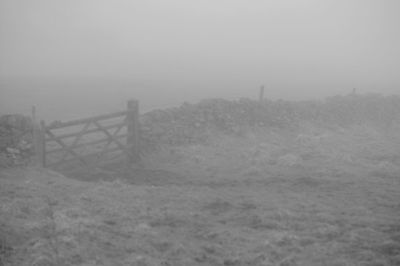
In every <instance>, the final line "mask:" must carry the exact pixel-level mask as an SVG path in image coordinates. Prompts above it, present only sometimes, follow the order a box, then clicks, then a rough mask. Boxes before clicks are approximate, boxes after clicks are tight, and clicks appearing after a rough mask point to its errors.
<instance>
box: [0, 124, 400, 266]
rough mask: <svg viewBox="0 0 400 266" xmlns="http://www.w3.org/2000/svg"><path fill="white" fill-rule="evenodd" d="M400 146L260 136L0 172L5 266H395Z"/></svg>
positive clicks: (364, 137)
mask: <svg viewBox="0 0 400 266" xmlns="http://www.w3.org/2000/svg"><path fill="white" fill-rule="evenodd" d="M398 132H400V131H398V130H396V129H393V130H385V131H383V130H378V129H376V128H372V127H366V126H354V127H349V128H346V129H344V128H338V129H335V130H334V129H329V130H328V129H323V128H318V127H312V126H307V127H304V128H303V129H302V130H301V131H296V132H293V131H289V130H272V129H267V128H264V129H262V130H261V129H260V130H252V131H248V132H245V133H244V134H242V135H241V136H240V137H234V136H226V135H223V134H220V135H215V136H214V137H213V138H210V139H209V140H208V141H207V142H205V143H204V144H196V145H184V146H167V145H165V146H162V147H160V149H159V150H158V151H157V152H153V153H151V154H148V155H147V156H146V157H145V158H144V160H143V163H142V165H141V166H140V167H135V168H131V169H129V170H126V169H124V168H123V167H121V165H118V164H114V165H109V166H108V167H107V168H102V169H97V171H95V172H91V173H83V172H75V173H74V174H72V173H68V174H67V173H65V175H62V174H60V173H57V172H54V171H51V170H40V169H39V170H38V169H33V168H29V167H28V168H19V169H3V170H1V172H0V196H1V209H0V215H1V216H0V223H1V227H0V240H1V242H0V259H1V260H0V265H21V266H24V265H37V266H39V265H82V266H83V265H85V266H89V265H138V266H139V265H140V266H144V265H149V266H150V265H164V266H166V265H171V266H179V265H224V266H239V265H263V266H267V265H271V266H272V265H279V266H294V265H304V266H314V265H315V266H321V265H329V266H349V265H363V266H367V265H368V266H378V265H382V266H383V265H393V266H394V265H400V135H399V133H398ZM67 176H68V177H67Z"/></svg>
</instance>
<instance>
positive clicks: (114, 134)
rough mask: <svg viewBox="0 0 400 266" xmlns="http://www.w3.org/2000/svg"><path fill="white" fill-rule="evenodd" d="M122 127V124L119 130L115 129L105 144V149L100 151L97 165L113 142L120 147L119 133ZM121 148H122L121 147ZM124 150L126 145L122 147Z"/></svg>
mask: <svg viewBox="0 0 400 266" xmlns="http://www.w3.org/2000/svg"><path fill="white" fill-rule="evenodd" d="M121 129H122V126H121V127H119V128H118V129H117V130H115V132H114V133H113V134H112V135H111V136H110V137H109V138H108V142H107V143H106V144H105V145H104V147H103V149H102V150H101V151H100V154H99V156H98V158H97V162H95V165H97V164H98V162H99V161H100V160H101V159H102V157H103V156H104V154H105V153H106V152H107V148H108V147H109V146H110V144H111V143H113V142H114V143H116V144H117V146H118V148H120V147H119V145H118V144H119V143H120V142H119V141H118V140H117V139H118V138H117V134H118V133H119V131H120V130H121ZM107 132H108V131H107ZM120 149H121V148H120ZM121 150H122V151H125V147H123V149H121Z"/></svg>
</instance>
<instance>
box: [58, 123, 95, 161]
mask: <svg viewBox="0 0 400 266" xmlns="http://www.w3.org/2000/svg"><path fill="white" fill-rule="evenodd" d="M90 123H91V122H90V121H89V122H88V123H86V124H85V126H84V127H83V128H82V130H81V131H80V132H79V133H78V135H76V137H75V139H74V141H73V142H72V144H71V145H70V146H69V148H70V149H71V150H73V149H74V148H75V147H76V145H77V144H78V142H79V140H80V139H81V138H82V136H83V135H84V134H85V133H86V131H87V129H88V128H89V126H90ZM67 154H68V153H67V152H65V153H64V156H63V157H62V159H61V161H64V160H65V157H67Z"/></svg>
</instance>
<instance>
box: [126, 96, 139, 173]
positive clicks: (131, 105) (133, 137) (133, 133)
mask: <svg viewBox="0 0 400 266" xmlns="http://www.w3.org/2000/svg"><path fill="white" fill-rule="evenodd" d="M127 109H128V110H127V116H126V123H127V135H128V136H127V152H126V155H127V158H126V160H127V167H128V168H129V167H130V166H131V165H132V164H135V163H138V162H139V160H140V152H139V132H140V131H139V102H138V101H137V100H130V101H128V104H127Z"/></svg>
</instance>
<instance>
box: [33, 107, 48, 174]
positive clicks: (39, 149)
mask: <svg viewBox="0 0 400 266" xmlns="http://www.w3.org/2000/svg"><path fill="white" fill-rule="evenodd" d="M32 121H33V145H34V150H35V165H36V166H37V167H41V168H42V167H45V166H46V150H45V139H44V138H45V131H44V129H45V124H44V121H41V122H40V124H39V123H38V122H37V120H36V108H35V107H32Z"/></svg>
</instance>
